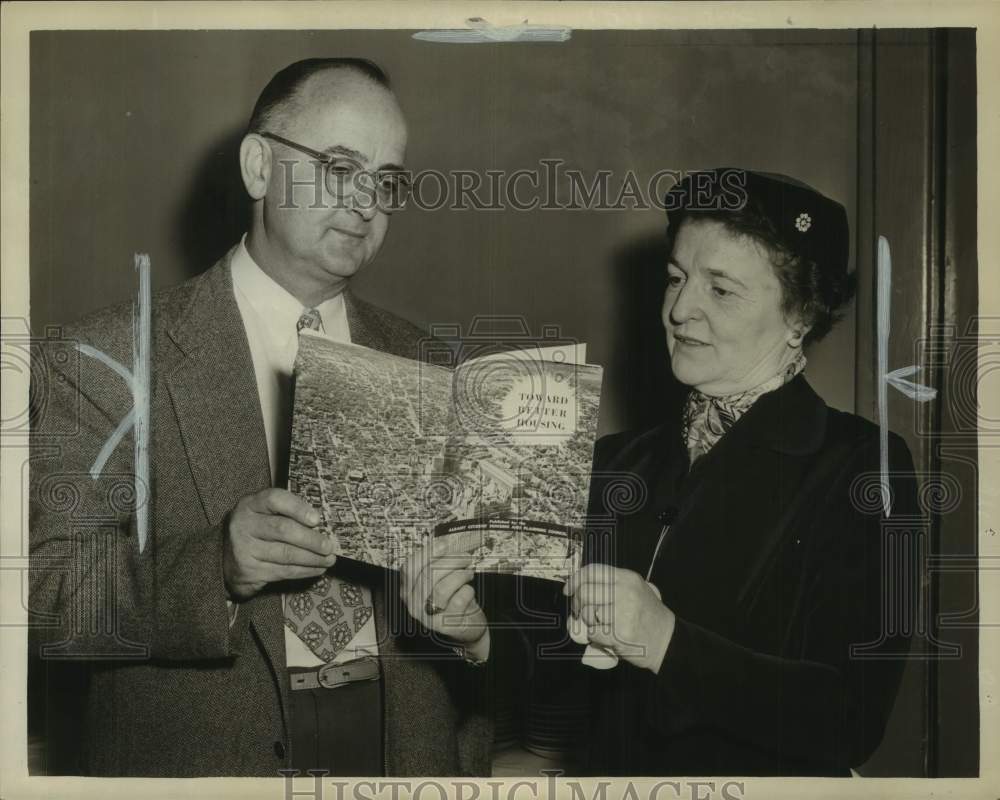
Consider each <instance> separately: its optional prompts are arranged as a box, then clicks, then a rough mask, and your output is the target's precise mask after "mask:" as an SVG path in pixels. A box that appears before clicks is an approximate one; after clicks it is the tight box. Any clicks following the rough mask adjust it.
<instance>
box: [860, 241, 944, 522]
mask: <svg viewBox="0 0 1000 800" xmlns="http://www.w3.org/2000/svg"><path fill="white" fill-rule="evenodd" d="M877 279H878V280H877V284H876V290H875V306H876V323H877V331H878V376H879V380H878V390H877V391H878V433H879V470H880V474H879V488H880V489H881V491H882V508H883V509H884V510H885V515H886V516H887V517H888V516H889V515H890V514H891V512H892V496H891V495H890V493H889V428H888V426H887V420H888V416H889V386H893V387H894V388H895V389H897V390H898V391H900V392H902V393H903V394H905V395H906V396H907V397H909V398H910V399H911V400H915V401H917V402H918V403H926V402H927V401H929V400H933V399H934V398H935V397H937V389H932V388H931V387H930V386H924V385H923V384H921V383H914V382H913V381H908V380H906V376H907V375H916V374H917V373H918V372H919V371H920V367H917V366H909V367H900V368H899V369H894V370H893V371H892V372H889V371H888V370H889V327H890V315H889V311H890V307H891V303H892V252H891V250H890V248H889V240H888V239H886V238H885V237H884V236H879V237H878V264H877Z"/></svg>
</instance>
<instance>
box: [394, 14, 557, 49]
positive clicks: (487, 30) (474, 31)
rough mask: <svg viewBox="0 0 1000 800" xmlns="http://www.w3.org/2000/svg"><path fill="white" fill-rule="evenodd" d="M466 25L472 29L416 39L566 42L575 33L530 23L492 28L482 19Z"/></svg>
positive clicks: (421, 35)
mask: <svg viewBox="0 0 1000 800" xmlns="http://www.w3.org/2000/svg"><path fill="white" fill-rule="evenodd" d="M465 24H466V25H468V26H469V27H468V29H462V28H455V29H446V30H439V31H417V32H416V33H415V34H413V38H414V39H419V40H420V41H422V42H438V43H441V44H478V43H482V42H486V43H491V44H496V43H498V42H566V41H569V38H570V36H571V34H572V32H573V29H572V28H566V27H563V26H548V25H529V24H528V21H527V20H525V21H524V22H523V23H522V24H520V25H491V24H490V23H489V22H487V21H486V20H485V19H483V18H482V17H470V18H469V19H467V20H466V21H465Z"/></svg>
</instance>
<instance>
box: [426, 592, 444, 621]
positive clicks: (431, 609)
mask: <svg viewBox="0 0 1000 800" xmlns="http://www.w3.org/2000/svg"><path fill="white" fill-rule="evenodd" d="M424 611H425V612H426V614H427V616H428V617H433V616H435V615H436V614H440V613H441V612H442V611H444V607H443V606H439V605H435V603H434V598H432V597H428V598H427V602H426V603H424Z"/></svg>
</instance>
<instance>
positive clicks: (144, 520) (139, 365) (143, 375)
mask: <svg viewBox="0 0 1000 800" xmlns="http://www.w3.org/2000/svg"><path fill="white" fill-rule="evenodd" d="M135 270H136V272H138V273H139V296H138V299H137V301H136V303H135V304H133V306H132V371H131V372H129V371H128V369H126V368H125V365H124V364H122V363H121V362H119V361H116V360H115V359H113V358H112V357H111V356H109V355H108V354H107V353H104V352H102V351H101V350H98V349H97V348H94V347H91V346H90V345H87V344H78V345H77V350H79V351H80V352H81V353H82V354H83V355H85V356H89V357H90V358H93V359H96V360H97V361H100V362H101V363H102V364H104V365H105V366H107V367H110V368H111V369H112V370H114V371H115V372H116V373H118V375H120V376H121V378H122V380H124V381H125V384H126V385H127V386H128V388H129V391H130V392H131V394H132V408H131V409H130V410H129V412H128V413H127V414H126V415H125V416H124V417H122V420H121V422H119V423H118V425H117V427H116V428H115V429H114V431H113V432H112V434H111V435H110V436H109V437H108V438H107V440H106V441H105V442H104V445H103V446H102V447H101V450H100V452H99V453H98V454H97V458H95V459H94V463H93V464H92V465H91V467H90V477H91V478H92V479H93V480H95V481H96V480H97V479H98V478H99V477H101V472H103V471H104V465H105V464H106V463H107V461H108V458H110V457H111V454H112V453H113V452H114V449H115V448H116V447H117V446H118V443H119V442H120V441H121V440H122V439H123V438H124V437H125V434H127V433H128V432H129V429H130V428H134V429H135V436H134V437H133V438H134V442H135V447H134V455H135V465H134V472H135V474H134V477H135V523H136V531H137V536H138V538H139V552H140V553H141V552H142V551H143V549H144V548H145V547H146V535H147V532H148V530H149V504H148V500H149V498H148V497H146V491H147V488H148V486H149V376H150V366H149V363H150V330H151V325H150V302H149V298H150V289H149V286H150V284H149V256H148V255H146V254H145V253H136V254H135Z"/></svg>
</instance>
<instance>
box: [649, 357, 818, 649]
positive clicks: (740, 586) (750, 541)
mask: <svg viewBox="0 0 1000 800" xmlns="http://www.w3.org/2000/svg"><path fill="white" fill-rule="evenodd" d="M825 427H826V406H825V405H824V404H823V402H822V400H820V399H819V397H818V396H817V395H816V394H815V393H814V392H813V391H812V389H811V388H810V387H809V385H808V383H807V382H806V381H805V379H804V378H802V377H801V376H799V377H797V378H795V379H794V380H793V381H791V382H789V383H788V384H786V385H785V386H783V387H781V388H780V389H776V390H775V391H774V392H770V393H768V394H766V395H764V396H762V397H761V398H760V399H759V400H758V401H757V403H755V404H754V406H753V407H752V408H750V410H748V411H747V413H746V414H745V415H743V416H742V417H741V418H740V419H739V420H738V421H737V422H736V424H735V425H734V426H733V427H732V429H731V430H730V431H728V432H727V433H726V435H725V436H723V437H722V438H721V439H720V440H719V442H718V443H717V444H716V445H715V446H714V447H713V448H712V449H711V450H710V451H709V452H708V453H707V454H706V455H704V456H702V457H701V458H699V459H698V461H696V462H695V464H694V465H693V466H692V468H691V469H690V471H689V472H688V474H687V476H686V477H685V478H684V479H683V480H682V482H681V483H680V484H679V485H678V486H677V487H676V489H675V491H673V492H672V491H670V481H669V480H667V478H668V475H669V473H670V470H669V469H668V468H667V466H668V465H666V464H661V466H660V467H659V468H658V472H659V474H658V475H656V474H654V475H653V476H652V479H653V480H654V483H653V486H657V487H661V491H660V492H657V493H656V495H658V497H657V500H658V501H660V502H661V504H662V501H663V500H664V499H666V500H667V501H668V504H669V505H673V506H674V507H675V508H676V509H677V512H676V515H675V517H674V521H673V524H672V525H671V529H670V532H669V535H668V538H667V541H666V542H665V545H664V547H663V549H662V551H661V555H660V557H659V558H658V559H657V563H656V568H655V569H654V572H653V578H654V581H655V582H656V583H658V584H660V585H661V588H663V589H664V597H665V600H666V599H668V598H669V600H671V601H673V602H674V603H675V605H676V608H675V610H677V612H678V613H679V614H683V615H686V616H689V617H690V618H692V619H693V620H695V621H698V620H699V619H700V621H701V622H703V623H704V624H708V625H711V626H714V627H715V628H717V629H719V630H725V627H726V625H727V623H728V622H729V621H730V620H728V619H727V618H725V617H724V616H722V615H728V614H730V613H731V610H732V609H733V608H740V607H741V606H743V604H744V603H745V602H748V601H749V600H750V599H751V598H752V594H753V590H754V587H755V586H756V585H757V584H758V583H759V580H760V578H761V576H762V575H763V574H764V573H765V571H766V569H767V566H768V564H769V563H770V562H771V559H772V557H773V554H774V553H775V552H776V550H777V549H778V547H779V545H780V544H781V542H782V541H783V540H784V538H785V537H786V535H787V534H788V532H789V531H790V530H792V529H793V527H794V524H793V523H794V518H795V515H796V513H797V511H798V510H800V507H801V503H802V502H803V501H804V493H803V491H802V490H803V482H804V481H805V480H806V478H807V473H808V472H809V470H808V468H807V467H808V464H809V463H810V457H811V456H813V455H814V454H815V453H816V452H817V450H818V449H819V447H820V446H821V445H822V442H823V440H824V436H825ZM655 510H656V509H650V510H649V511H646V512H643V513H644V516H645V517H648V519H646V520H645V522H644V523H643V524H642V527H645V528H648V529H652V528H653V527H654V526H655V527H656V528H657V529H658V528H659V525H658V524H656V523H655V521H654V518H653V514H652V513H651V512H652V511H655ZM641 515H643V514H642V513H641V514H640V516H641ZM637 522H638V520H637ZM647 558H648V556H647ZM647 563H648V562H647ZM681 565H683V568H682V566H681ZM716 614H718V615H719V616H716Z"/></svg>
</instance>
